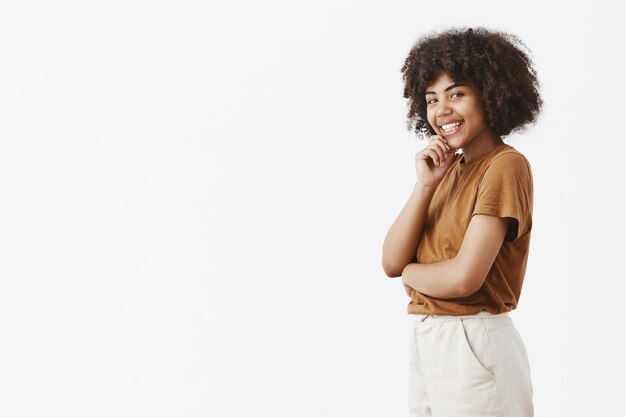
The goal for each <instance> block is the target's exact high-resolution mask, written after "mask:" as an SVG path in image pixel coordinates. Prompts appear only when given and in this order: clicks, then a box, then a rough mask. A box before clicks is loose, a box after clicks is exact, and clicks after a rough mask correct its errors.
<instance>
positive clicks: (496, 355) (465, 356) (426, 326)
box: [409, 311, 533, 417]
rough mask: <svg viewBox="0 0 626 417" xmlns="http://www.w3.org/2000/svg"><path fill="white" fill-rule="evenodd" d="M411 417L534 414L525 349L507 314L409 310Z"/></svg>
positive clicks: (508, 416) (477, 416) (516, 416)
mask: <svg viewBox="0 0 626 417" xmlns="http://www.w3.org/2000/svg"><path fill="white" fill-rule="evenodd" d="M409 322H410V326H409V328H410V338H409V416H410V417H425V416H432V417H532V416H533V400H532V397H533V388H532V383H531V379H530V366H529V363H528V356H527V354H526V348H525V347H524V342H523V341H522V339H521V337H520V335H519V333H518V332H517V329H516V328H515V326H514V325H513V321H512V320H511V317H509V314H508V313H502V314H491V313H487V312H485V311H481V312H480V313H478V314H476V315H471V316H434V315H425V314H409Z"/></svg>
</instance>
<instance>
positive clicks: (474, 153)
mask: <svg viewBox="0 0 626 417" xmlns="http://www.w3.org/2000/svg"><path fill="white" fill-rule="evenodd" d="M503 143H504V142H503V141H502V138H501V137H500V136H498V135H496V134H495V132H494V131H493V130H492V129H491V128H490V127H486V128H485V129H483V130H482V131H480V133H479V134H478V136H476V137H475V138H474V139H473V140H472V141H471V142H470V143H469V144H467V145H466V146H464V147H462V148H461V150H462V151H463V159H464V160H465V163H467V162H470V161H472V160H473V159H476V158H478V157H479V156H481V155H483V154H485V153H487V152H490V151H492V150H493V149H495V148H496V147H497V146H499V145H501V144H503Z"/></svg>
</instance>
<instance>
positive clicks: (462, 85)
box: [424, 83, 465, 95]
mask: <svg viewBox="0 0 626 417" xmlns="http://www.w3.org/2000/svg"><path fill="white" fill-rule="evenodd" d="M455 87H465V84H462V83H454V84H452V85H449V86H448V87H447V88H446V89H445V90H443V91H444V93H445V92H446V91H448V90H452V89H453V88H455ZM428 94H436V93H435V92H434V91H426V92H425V93H424V95H428Z"/></svg>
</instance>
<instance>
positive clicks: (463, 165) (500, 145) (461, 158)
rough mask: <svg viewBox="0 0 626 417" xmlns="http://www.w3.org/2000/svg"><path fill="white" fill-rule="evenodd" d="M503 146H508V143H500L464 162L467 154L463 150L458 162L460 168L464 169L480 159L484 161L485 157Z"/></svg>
mask: <svg viewBox="0 0 626 417" xmlns="http://www.w3.org/2000/svg"><path fill="white" fill-rule="evenodd" d="M502 146H508V145H507V144H506V143H500V144H498V145H497V146H496V147H495V148H493V149H492V150H490V151H488V152H485V153H484V154H482V155H480V156H478V157H477V158H474V159H472V160H471V161H469V162H463V161H464V160H465V156H464V155H463V152H461V153H460V155H461V156H460V157H459V164H458V166H459V169H461V170H463V169H465V168H467V167H468V166H472V165H474V164H475V163H476V162H478V161H482V160H483V159H485V158H486V157H488V156H489V155H491V154H492V153H494V152H495V151H496V150H497V149H500V148H501V147H502Z"/></svg>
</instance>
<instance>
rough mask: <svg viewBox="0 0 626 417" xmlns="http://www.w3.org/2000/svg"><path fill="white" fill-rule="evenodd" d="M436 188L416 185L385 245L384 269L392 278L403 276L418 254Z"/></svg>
mask: <svg viewBox="0 0 626 417" xmlns="http://www.w3.org/2000/svg"><path fill="white" fill-rule="evenodd" d="M434 192H435V187H427V186H423V185H420V184H416V185H415V187H414V188H413V191H412V192H411V195H410V196H409V199H408V201H407V202H406V204H405V205H404V207H403V208H402V211H401V212H400V214H399V215H398V217H397V218H396V220H395V221H394V223H393V224H392V225H391V228H390V229H389V231H388V232H387V236H386V237H385V241H384V243H383V269H384V270H385V273H386V274H387V275H388V276H390V277H397V276H400V275H401V274H402V270H403V268H404V267H405V266H406V265H407V264H409V263H411V262H412V261H413V260H414V258H415V253H416V252H417V244H418V240H419V238H420V235H421V234H422V227H423V225H424V219H425V218H426V212H427V210H428V205H429V204H430V200H431V198H432V196H433V193H434Z"/></svg>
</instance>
